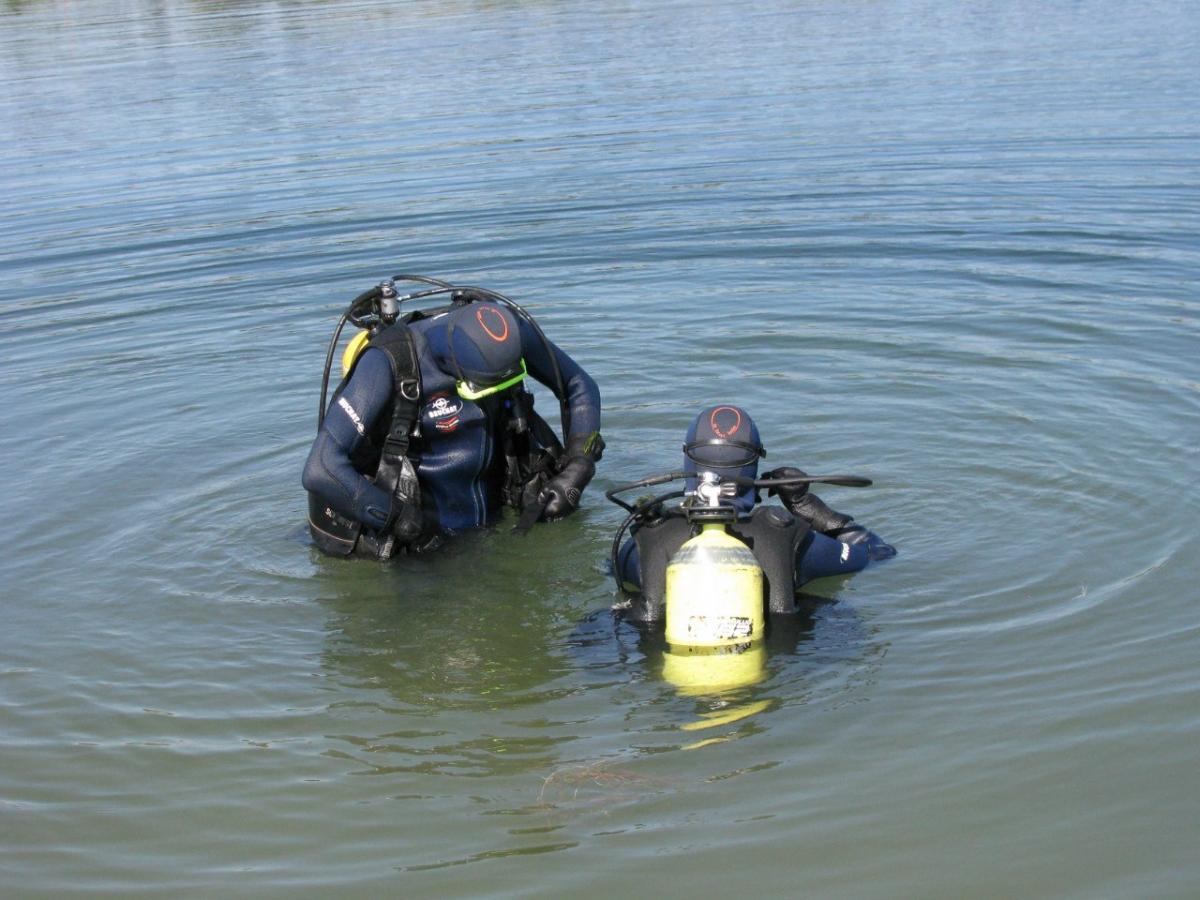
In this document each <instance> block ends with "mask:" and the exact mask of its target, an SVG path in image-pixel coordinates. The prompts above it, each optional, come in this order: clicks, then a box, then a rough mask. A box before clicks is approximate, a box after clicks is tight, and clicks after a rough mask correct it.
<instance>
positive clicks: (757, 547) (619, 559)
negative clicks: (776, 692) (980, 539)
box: [607, 405, 896, 623]
mask: <svg viewBox="0 0 1200 900" xmlns="http://www.w3.org/2000/svg"><path fill="white" fill-rule="evenodd" d="M683 452H684V465H683V471H682V472H672V473H669V474H666V475H660V476H653V477H651V478H647V479H643V480H642V481H639V482H634V483H633V484H630V485H623V486H621V487H618V488H614V489H612V490H610V491H609V492H608V493H607V496H608V498H609V499H610V500H612V501H613V502H615V503H618V504H619V505H621V506H623V507H624V508H625V509H627V510H629V513H630V515H629V517H628V518H627V519H626V520H625V523H624V524H623V525H622V526H621V528H620V529H618V531H617V534H616V537H615V539H614V541H613V559H612V566H613V575H614V577H615V578H616V581H617V584H618V586H619V587H620V588H621V589H622V591H624V592H625V593H626V594H627V595H629V598H630V605H629V607H628V609H626V610H625V611H624V616H625V618H627V619H630V620H632V621H633V622H645V623H654V622H660V621H662V620H663V618H664V614H665V607H666V594H667V593H668V592H669V591H668V582H669V576H668V565H669V564H673V563H674V561H675V560H678V559H679V555H677V551H679V550H680V548H681V547H682V546H683V545H684V542H686V541H689V540H690V539H691V538H692V537H693V535H696V534H697V533H698V532H699V531H700V530H701V529H703V528H704V527H705V523H706V522H719V523H721V524H722V525H724V526H726V528H727V530H728V533H729V534H731V535H732V536H733V537H734V538H737V539H738V541H735V542H733V543H734V545H735V547H736V549H735V550H734V551H728V550H723V551H720V552H721V553H723V554H725V558H727V559H728V558H730V556H729V555H730V553H741V554H745V550H746V547H749V549H750V551H751V552H752V555H753V558H752V559H750V560H749V562H750V564H751V565H753V564H754V563H755V562H757V565H758V567H760V568H761V569H762V585H763V587H762V590H763V593H764V594H765V595H766V601H767V611H768V612H769V613H772V614H788V613H795V612H797V611H798V610H797V604H796V598H795V592H796V589H797V588H799V587H800V586H801V585H803V584H804V583H805V582H808V581H811V580H812V579H814V578H823V577H826V576H830V575H845V574H848V573H851V572H857V571H859V570H861V569H863V568H865V567H866V566H867V564H868V563H870V562H872V561H875V560H883V559H889V558H891V557H893V556H895V555H896V550H895V548H894V547H892V546H891V545H890V544H887V543H884V541H883V540H882V538H880V537H879V536H878V535H877V534H875V533H874V532H872V531H870V530H868V529H867V528H866V527H864V526H863V525H860V524H859V523H857V522H855V521H854V519H853V518H851V517H850V516H848V515H844V514H843V513H839V512H835V511H834V510H832V509H830V508H829V507H828V506H826V505H825V503H824V502H822V500H821V499H820V498H819V497H818V496H817V495H816V494H814V493H812V492H811V491H810V490H809V483H811V482H825V483H830V484H842V485H847V486H865V485H869V484H870V483H871V482H870V480H869V479H866V478H862V477H860V476H853V475H828V476H820V475H818V476H809V475H806V474H805V473H804V472H803V471H801V470H800V469H797V468H793V467H790V466H789V467H783V468H778V469H774V470H772V471H770V472H767V473H765V474H764V475H763V476H761V477H760V476H758V461H759V459H760V458H763V457H765V456H766V450H765V449H764V448H763V445H762V441H761V439H760V437H759V433H758V427H757V426H756V425H755V424H754V421H753V420H752V419H751V418H750V416H749V414H747V413H746V411H745V410H743V409H741V408H740V407H737V406H732V405H720V406H711V407H708V408H707V409H705V410H703V411H701V412H700V414H699V415H698V416H697V417H696V419H695V421H693V422H692V424H691V426H690V427H689V428H688V431H687V437H686V442H685V443H684V445H683ZM680 478H682V479H685V480H686V482H687V492H673V493H670V494H666V495H663V496H660V497H652V498H648V499H645V500H643V501H640V502H639V503H638V504H637V505H630V504H627V503H625V502H623V501H621V500H618V499H616V497H615V494H617V493H620V492H622V491H625V490H630V489H633V488H637V487H645V486H649V485H653V484H663V483H666V482H669V481H673V480H676V479H680ZM763 487H766V488H768V494H769V495H776V494H777V495H778V496H779V499H780V500H782V501H783V506H782V507H781V506H776V505H774V504H772V505H761V506H760V505H758V503H759V500H760V498H759V490H760V488H763ZM681 496H682V497H685V498H686V499H685V500H684V501H683V502H682V503H677V504H675V505H674V506H668V505H665V504H666V501H667V500H670V499H674V498H677V497H681ZM708 504H711V505H708ZM626 529H628V530H629V533H630V537H629V538H628V539H627V540H625V541H624V543H622V537H623V535H624V533H625V531H626ZM739 542H740V543H739ZM743 545H744V546H743ZM680 555H684V554H680ZM673 557H674V558H675V559H674V560H673ZM756 583H757V582H756Z"/></svg>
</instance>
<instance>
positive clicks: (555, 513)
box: [538, 456, 596, 522]
mask: <svg viewBox="0 0 1200 900" xmlns="http://www.w3.org/2000/svg"><path fill="white" fill-rule="evenodd" d="M595 474H596V464H595V463H594V462H592V461H591V460H590V459H589V458H588V457H586V456H571V457H568V458H567V461H566V463H564V464H563V467H562V468H561V469H559V471H558V474H557V475H555V476H554V477H553V478H551V479H550V480H549V481H547V482H546V486H545V487H544V488H542V491H541V493H540V494H538V502H539V503H541V504H542V518H543V519H545V520H546V521H548V522H553V521H554V520H555V519H561V518H563V517H565V516H569V515H570V514H571V513H573V512H575V510H577V509H578V508H579V498H580V497H581V496H582V495H583V489H584V488H585V487H587V485H588V482H589V481H591V480H592V476H593V475H595Z"/></svg>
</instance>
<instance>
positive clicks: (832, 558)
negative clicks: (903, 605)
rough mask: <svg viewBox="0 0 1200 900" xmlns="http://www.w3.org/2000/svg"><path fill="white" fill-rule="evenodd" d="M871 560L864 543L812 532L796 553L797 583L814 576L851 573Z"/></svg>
mask: <svg viewBox="0 0 1200 900" xmlns="http://www.w3.org/2000/svg"><path fill="white" fill-rule="evenodd" d="M870 561H871V557H870V554H869V552H868V550H867V547H866V545H865V544H844V543H842V542H841V541H838V540H835V539H834V538H831V537H828V536H827V535H824V534H819V533H817V532H815V531H810V532H809V533H808V536H807V537H806V538H805V539H804V542H803V543H802V544H801V545H800V547H799V549H798V550H797V552H796V586H797V587H799V586H800V585H802V584H804V583H806V582H809V581H812V580H813V579H814V578H827V577H829V576H831V575H849V574H850V573H851V572H859V571H861V570H863V569H865V568H866V567H867V563H868V562H870Z"/></svg>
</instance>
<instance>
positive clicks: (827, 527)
mask: <svg viewBox="0 0 1200 900" xmlns="http://www.w3.org/2000/svg"><path fill="white" fill-rule="evenodd" d="M807 474H808V473H807V472H804V471H802V470H800V469H797V468H795V467H794V466H782V467H780V468H778V469H772V470H771V471H770V472H767V473H766V474H765V475H762V476H761V477H763V478H803V477H804V476H805V475H807ZM767 494H768V495H771V494H778V495H779V499H780V500H782V501H783V505H784V506H786V507H787V508H788V509H789V510H791V512H792V513H793V514H794V515H797V516H799V517H800V518H801V519H804V520H805V521H806V522H808V523H809V524H810V525H811V526H812V527H813V530H814V531H819V532H821V533H822V534H827V535H829V536H830V537H836V536H837V535H836V534H835V532H837V531H838V530H839V529H842V528H846V527H847V526H848V525H850V524H851V523H852V522H853V521H854V519H853V518H852V517H850V516H847V515H843V514H842V513H840V512H835V511H834V510H832V509H830V508H829V507H828V506H826V505H825V502H824V501H823V500H822V499H821V498H820V497H818V496H817V495H816V494H811V493H809V490H808V485H807V484H781V485H780V486H779V487H773V488H770V489H768V490H767ZM856 527H859V528H861V527H862V526H861V525H860V526H856ZM843 543H850V542H849V541H844V542H843Z"/></svg>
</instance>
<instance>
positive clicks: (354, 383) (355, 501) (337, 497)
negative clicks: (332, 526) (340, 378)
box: [302, 348, 392, 529]
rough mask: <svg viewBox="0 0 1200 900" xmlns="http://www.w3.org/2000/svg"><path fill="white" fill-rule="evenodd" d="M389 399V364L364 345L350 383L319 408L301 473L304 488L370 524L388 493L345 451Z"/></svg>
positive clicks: (377, 521) (383, 517) (381, 513)
mask: <svg viewBox="0 0 1200 900" xmlns="http://www.w3.org/2000/svg"><path fill="white" fill-rule="evenodd" d="M391 404H392V368H391V365H389V363H388V359H387V356H386V354H384V353H383V351H381V350H376V349H374V348H368V349H367V351H366V352H365V353H363V355H362V358H361V359H360V360H359V362H358V365H357V366H356V367H355V369H354V374H353V375H352V376H351V378H350V383H349V384H347V385H346V388H345V390H343V391H342V393H341V395H340V396H339V397H338V399H337V402H335V403H333V404H331V405H330V407H329V411H328V412H327V413H326V414H325V420H324V422H322V423H321V428H320V430H319V431H318V432H317V439H316V440H315V441H313V445H312V450H310V451H309V454H308V462H306V463H305V465H304V475H303V478H302V481H303V483H304V487H305V489H307V490H309V491H312V492H313V493H314V494H316V495H317V496H319V497H321V498H322V499H323V500H325V501H326V502H327V503H329V505H330V506H332V507H333V508H334V509H335V510H336V511H337V512H339V513H341V514H342V515H344V516H349V517H350V518H352V519H354V520H355V521H358V522H362V523H363V524H364V525H367V526H369V527H371V528H375V529H379V528H382V527H383V526H384V524H385V523H386V522H387V520H388V515H389V511H390V508H391V498H390V497H389V496H388V494H387V493H386V492H385V491H382V490H380V489H379V488H377V487H376V486H375V485H374V484H372V483H371V482H370V481H369V480H368V479H367V478H365V477H364V476H363V475H361V474H359V473H358V471H357V470H356V469H355V468H354V466H353V465H352V464H351V462H350V455H351V453H353V452H354V450H355V449H356V448H357V447H358V445H359V444H360V443H361V442H362V441H363V435H365V434H366V432H367V430H368V429H369V428H370V427H371V425H372V424H373V423H374V422H375V420H376V419H377V418H379V416H380V415H381V414H382V413H383V412H384V411H385V410H387V409H388V408H390V406H391Z"/></svg>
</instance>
